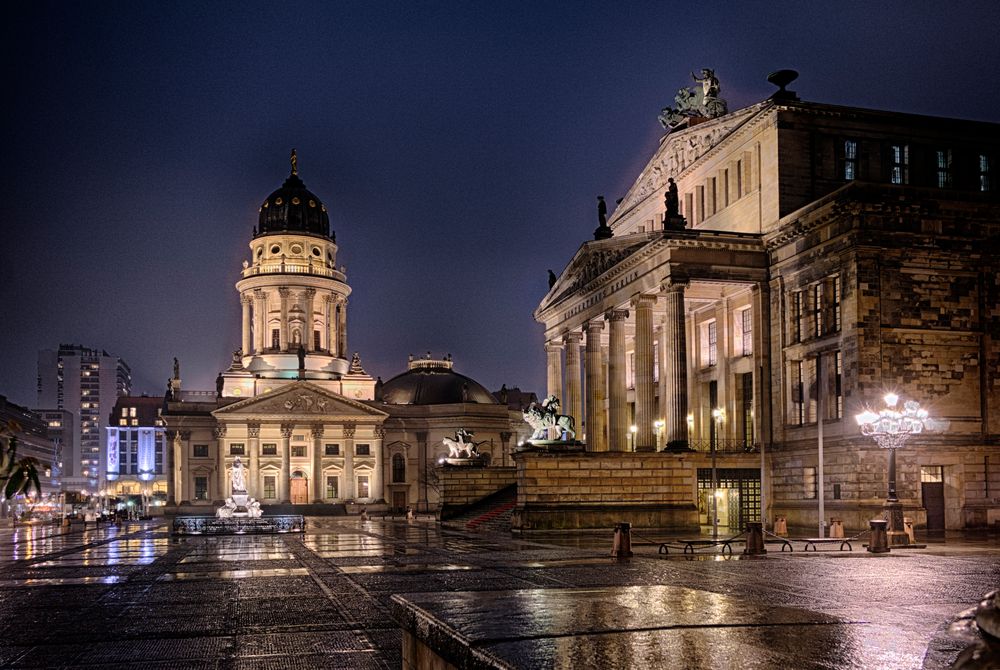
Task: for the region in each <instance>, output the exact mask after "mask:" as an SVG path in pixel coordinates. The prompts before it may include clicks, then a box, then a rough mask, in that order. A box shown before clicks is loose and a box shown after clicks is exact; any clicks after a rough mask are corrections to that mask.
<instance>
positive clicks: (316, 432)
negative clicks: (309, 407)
mask: <svg viewBox="0 0 1000 670" xmlns="http://www.w3.org/2000/svg"><path fill="white" fill-rule="evenodd" d="M309 432H310V433H311V434H312V436H313V437H323V432H324V426H323V424H321V423H314V424H313V425H312V426H310V427H309Z"/></svg>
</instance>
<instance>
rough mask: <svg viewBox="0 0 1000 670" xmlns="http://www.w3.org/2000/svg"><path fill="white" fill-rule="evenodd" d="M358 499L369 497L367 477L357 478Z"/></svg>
mask: <svg viewBox="0 0 1000 670" xmlns="http://www.w3.org/2000/svg"><path fill="white" fill-rule="evenodd" d="M358 497H359V498H368V497H370V496H369V491H368V475H360V476H359V477H358Z"/></svg>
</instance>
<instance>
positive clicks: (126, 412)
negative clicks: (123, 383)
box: [80, 403, 128, 416]
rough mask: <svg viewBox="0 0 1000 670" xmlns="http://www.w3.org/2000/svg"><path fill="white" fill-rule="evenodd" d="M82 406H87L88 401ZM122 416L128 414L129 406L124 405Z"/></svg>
mask: <svg viewBox="0 0 1000 670" xmlns="http://www.w3.org/2000/svg"><path fill="white" fill-rule="evenodd" d="M80 407H87V403H82V404H81V405H80ZM122 416H128V407H122Z"/></svg>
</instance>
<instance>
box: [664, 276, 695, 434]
mask: <svg viewBox="0 0 1000 670" xmlns="http://www.w3.org/2000/svg"><path fill="white" fill-rule="evenodd" d="M686 286H687V282H683V281H670V282H668V283H667V284H665V285H664V286H663V299H664V303H665V305H666V312H665V314H664V315H663V340H662V342H663V344H661V347H662V349H661V352H660V356H661V369H660V373H661V374H660V397H661V398H662V399H663V400H664V403H663V407H664V412H663V420H664V421H666V423H667V445H668V446H669V445H671V444H673V445H675V446H677V447H680V446H681V445H680V444H679V443H683V444H684V446H686V445H687V441H688V424H687V414H688V382H687V328H686V325H685V323H684V289H685V287H686Z"/></svg>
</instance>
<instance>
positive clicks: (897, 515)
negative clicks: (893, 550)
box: [882, 500, 910, 547]
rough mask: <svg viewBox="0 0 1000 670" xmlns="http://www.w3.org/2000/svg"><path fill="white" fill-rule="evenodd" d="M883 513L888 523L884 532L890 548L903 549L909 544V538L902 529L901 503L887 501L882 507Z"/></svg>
mask: <svg viewBox="0 0 1000 670" xmlns="http://www.w3.org/2000/svg"><path fill="white" fill-rule="evenodd" d="M882 510H883V513H884V514H885V518H886V520H887V521H888V522H889V527H888V529H887V530H886V535H887V536H888V540H889V546H890V547H905V546H907V545H908V544H910V537H909V536H908V535H907V534H906V531H905V529H904V528H903V503H901V502H899V501H898V500H895V501H892V500H887V501H885V504H884V505H882Z"/></svg>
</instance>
